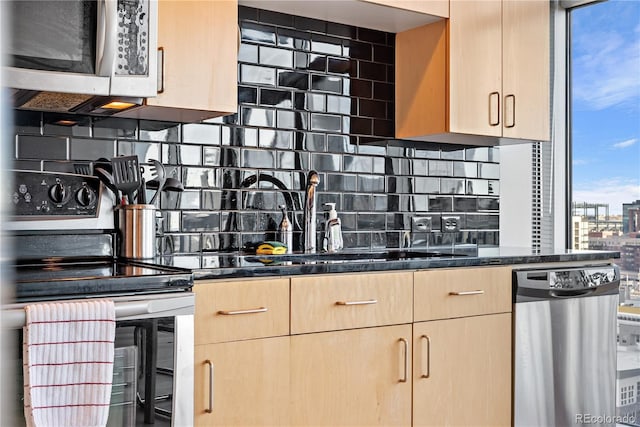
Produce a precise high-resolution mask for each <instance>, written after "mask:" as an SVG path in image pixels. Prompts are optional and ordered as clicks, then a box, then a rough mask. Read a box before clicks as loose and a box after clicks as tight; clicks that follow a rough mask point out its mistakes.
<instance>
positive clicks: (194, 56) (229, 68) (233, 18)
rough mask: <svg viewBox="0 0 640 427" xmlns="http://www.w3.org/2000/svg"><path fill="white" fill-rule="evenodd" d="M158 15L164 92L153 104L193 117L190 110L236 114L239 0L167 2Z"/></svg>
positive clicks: (150, 103)
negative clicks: (162, 55) (162, 54)
mask: <svg viewBox="0 0 640 427" xmlns="http://www.w3.org/2000/svg"><path fill="white" fill-rule="evenodd" d="M158 15H159V16H158V26H159V31H158V46H159V47H161V48H162V49H163V50H164V66H163V70H164V73H163V74H164V92H162V93H160V94H158V96H157V97H155V98H149V99H148V100H147V105H148V106H158V107H163V108H175V109H184V110H186V111H185V112H184V113H183V114H184V115H185V116H187V118H189V116H188V114H189V111H188V110H199V111H214V112H218V113H220V114H223V113H227V114H229V113H235V112H236V109H237V69H236V67H237V51H238V45H237V40H238V38H237V34H238V4H237V1H236V0H217V1H197V0H182V1H178V0H161V1H160V2H159V4H158ZM157 111H158V114H159V115H160V114H169V113H166V112H165V110H157ZM178 113H179V111H176V112H174V114H178ZM191 114H194V113H191ZM218 115H219V114H218ZM213 116H215V114H208V117H213ZM160 117H162V116H160ZM176 118H178V119H179V118H180V117H179V116H177V117H176Z"/></svg>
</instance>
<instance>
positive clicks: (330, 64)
mask: <svg viewBox="0 0 640 427" xmlns="http://www.w3.org/2000/svg"><path fill="white" fill-rule="evenodd" d="M355 66H357V63H356V62H353V61H349V60H347V59H340V58H329V59H328V60H327V71H328V72H330V73H334V74H351V72H352V67H355Z"/></svg>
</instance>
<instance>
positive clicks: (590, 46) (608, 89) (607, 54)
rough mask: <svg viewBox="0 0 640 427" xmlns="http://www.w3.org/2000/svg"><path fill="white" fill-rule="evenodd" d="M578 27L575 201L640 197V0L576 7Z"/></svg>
mask: <svg viewBox="0 0 640 427" xmlns="http://www.w3.org/2000/svg"><path fill="white" fill-rule="evenodd" d="M571 25H572V33H571V37H572V46H571V61H572V85H573V88H572V121H573V123H572V139H573V200H574V201H576V202H589V203H608V204H609V212H610V213H611V214H621V213H622V203H630V202H633V201H635V200H638V199H640V0H608V1H606V2H604V3H598V4H595V5H591V6H586V7H582V8H578V9H575V10H574V11H573V12H572V17H571Z"/></svg>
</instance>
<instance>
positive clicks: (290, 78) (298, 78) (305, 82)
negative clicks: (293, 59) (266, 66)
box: [278, 71, 309, 90]
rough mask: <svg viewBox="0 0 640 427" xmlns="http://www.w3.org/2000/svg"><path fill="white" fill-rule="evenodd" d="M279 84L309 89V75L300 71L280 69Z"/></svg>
mask: <svg viewBox="0 0 640 427" xmlns="http://www.w3.org/2000/svg"><path fill="white" fill-rule="evenodd" d="M278 86H284V87H290V88H293V89H299V90H307V89H309V75H308V74H307V73H300V72H298V71H278Z"/></svg>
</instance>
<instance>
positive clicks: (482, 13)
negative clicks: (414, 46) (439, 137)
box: [449, 0, 502, 136]
mask: <svg viewBox="0 0 640 427" xmlns="http://www.w3.org/2000/svg"><path fill="white" fill-rule="evenodd" d="M501 4H502V3H501V1H499V0H483V1H465V0H456V1H452V2H451V3H450V10H449V24H450V27H449V43H450V51H449V125H450V129H449V132H457V133H463V134H473V135H488V136H500V135H502V122H501V113H500V109H501V107H502V105H501V102H502V101H501V90H502V81H501V74H502V32H501V28H502V24H501V10H502V6H501Z"/></svg>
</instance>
